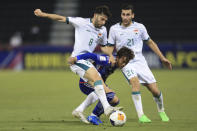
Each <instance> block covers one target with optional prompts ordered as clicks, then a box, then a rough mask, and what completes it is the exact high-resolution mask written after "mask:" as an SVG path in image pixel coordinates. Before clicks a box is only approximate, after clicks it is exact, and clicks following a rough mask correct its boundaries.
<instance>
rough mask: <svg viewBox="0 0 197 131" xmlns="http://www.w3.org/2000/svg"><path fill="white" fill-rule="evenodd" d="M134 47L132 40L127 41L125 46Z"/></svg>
mask: <svg viewBox="0 0 197 131" xmlns="http://www.w3.org/2000/svg"><path fill="white" fill-rule="evenodd" d="M132 45H134V40H133V38H132V39H127V46H132Z"/></svg>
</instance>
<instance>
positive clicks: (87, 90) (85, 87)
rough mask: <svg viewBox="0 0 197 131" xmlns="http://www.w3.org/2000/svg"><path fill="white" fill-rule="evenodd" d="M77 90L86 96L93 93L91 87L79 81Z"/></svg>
mask: <svg viewBox="0 0 197 131" xmlns="http://www.w3.org/2000/svg"><path fill="white" fill-rule="evenodd" d="M79 88H80V90H81V92H83V93H84V94H86V95H89V94H90V93H92V92H93V91H94V89H93V88H92V87H91V85H90V84H88V83H87V82H84V81H79Z"/></svg>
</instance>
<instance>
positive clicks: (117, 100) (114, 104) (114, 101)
mask: <svg viewBox="0 0 197 131" xmlns="http://www.w3.org/2000/svg"><path fill="white" fill-rule="evenodd" d="M119 103H120V100H119V99H118V97H117V96H114V98H113V100H112V102H111V106H117V105H118V104H119Z"/></svg>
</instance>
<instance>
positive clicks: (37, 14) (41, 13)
mask: <svg viewBox="0 0 197 131" xmlns="http://www.w3.org/2000/svg"><path fill="white" fill-rule="evenodd" d="M34 14H35V15H36V16H38V17H46V16H47V14H46V13H44V12H42V11H41V10H40V9H35V10H34Z"/></svg>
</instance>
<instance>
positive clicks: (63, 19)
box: [46, 13, 66, 22]
mask: <svg viewBox="0 0 197 131" xmlns="http://www.w3.org/2000/svg"><path fill="white" fill-rule="evenodd" d="M46 18H49V19H52V20H56V21H60V22H66V17H65V16H61V15H57V14H48V13H46Z"/></svg>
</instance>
